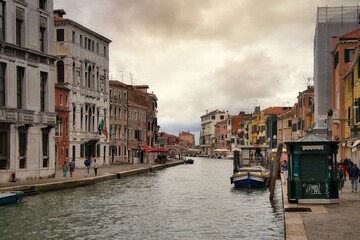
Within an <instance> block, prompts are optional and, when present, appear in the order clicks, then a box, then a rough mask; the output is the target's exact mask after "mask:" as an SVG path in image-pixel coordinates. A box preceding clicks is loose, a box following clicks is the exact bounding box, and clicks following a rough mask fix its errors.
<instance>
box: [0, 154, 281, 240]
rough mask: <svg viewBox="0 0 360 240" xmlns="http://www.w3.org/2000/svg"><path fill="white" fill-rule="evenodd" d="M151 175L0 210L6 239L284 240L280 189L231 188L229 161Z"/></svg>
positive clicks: (211, 161) (68, 191) (50, 195)
mask: <svg viewBox="0 0 360 240" xmlns="http://www.w3.org/2000/svg"><path fill="white" fill-rule="evenodd" d="M193 159H194V160H195V163H194V164H193V165H179V166H175V167H170V168H167V169H164V170H159V171H156V172H151V173H146V174H141V175H136V176H131V177H127V178H124V179H117V180H112V181H107V182H103V183H99V184H96V185H91V186H86V187H78V188H72V189H64V190H60V191H54V192H48V193H41V194H38V195H35V196H29V197H25V198H24V199H23V202H22V203H19V204H14V205H8V206H2V207H0V236H1V237H0V238H1V239H2V240H4V239H37V240H38V239H156V240H158V239H216V240H218V239H277V240H278V239H285V237H284V234H285V232H284V221H283V208H282V197H281V190H280V186H279V185H280V184H279V182H277V184H276V190H275V196H274V201H272V202H271V201H269V191H268V190H267V189H266V190H239V189H234V188H233V186H232V185H231V184H230V175H231V174H232V161H231V160H224V159H208V158H193Z"/></svg>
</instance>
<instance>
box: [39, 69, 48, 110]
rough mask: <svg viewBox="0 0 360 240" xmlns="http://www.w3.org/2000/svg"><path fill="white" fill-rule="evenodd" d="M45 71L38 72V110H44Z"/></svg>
mask: <svg viewBox="0 0 360 240" xmlns="http://www.w3.org/2000/svg"><path fill="white" fill-rule="evenodd" d="M46 82H47V73H46V72H40V111H42V112H44V111H45V107H46V106H45V105H46V95H47V93H46Z"/></svg>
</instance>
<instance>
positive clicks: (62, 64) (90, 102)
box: [54, 10, 111, 167]
mask: <svg viewBox="0 0 360 240" xmlns="http://www.w3.org/2000/svg"><path fill="white" fill-rule="evenodd" d="M64 15H65V11H64V10H55V11H54V26H55V54H56V56H58V58H59V59H58V61H57V62H56V70H57V83H58V84H61V83H67V84H69V89H70V93H69V109H70V112H69V121H68V123H69V128H68V129H69V148H70V149H69V156H70V159H73V160H75V163H76V166H77V167H83V166H84V160H85V159H87V158H90V159H94V158H96V159H97V161H98V163H99V165H107V164H109V142H108V130H109V44H110V42H111V41H110V40H109V39H108V38H106V37H104V36H102V35H100V34H98V33H96V32H94V31H92V30H90V29H88V28H86V27H84V26H82V25H80V24H79V23H77V22H74V21H72V20H70V19H66V18H64V17H63V16H64Z"/></svg>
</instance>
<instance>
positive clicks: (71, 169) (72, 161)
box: [69, 159, 75, 177]
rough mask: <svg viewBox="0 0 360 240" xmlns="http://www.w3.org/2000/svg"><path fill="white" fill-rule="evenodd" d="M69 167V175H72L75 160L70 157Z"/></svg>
mask: <svg viewBox="0 0 360 240" xmlns="http://www.w3.org/2000/svg"><path fill="white" fill-rule="evenodd" d="M69 169H70V177H72V176H73V173H74V170H75V160H74V159H72V160H71V162H70V163H69Z"/></svg>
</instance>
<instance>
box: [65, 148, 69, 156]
mask: <svg viewBox="0 0 360 240" xmlns="http://www.w3.org/2000/svg"><path fill="white" fill-rule="evenodd" d="M65 157H67V158H68V157H69V148H65Z"/></svg>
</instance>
